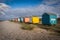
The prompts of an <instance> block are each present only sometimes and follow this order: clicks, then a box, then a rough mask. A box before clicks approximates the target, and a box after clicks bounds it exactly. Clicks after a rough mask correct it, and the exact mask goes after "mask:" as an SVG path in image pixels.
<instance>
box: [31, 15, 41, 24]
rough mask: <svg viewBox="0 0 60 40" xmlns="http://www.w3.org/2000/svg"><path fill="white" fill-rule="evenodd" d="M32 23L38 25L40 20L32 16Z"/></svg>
mask: <svg viewBox="0 0 60 40" xmlns="http://www.w3.org/2000/svg"><path fill="white" fill-rule="evenodd" d="M32 23H34V24H35V23H40V19H39V17H38V16H33V17H32Z"/></svg>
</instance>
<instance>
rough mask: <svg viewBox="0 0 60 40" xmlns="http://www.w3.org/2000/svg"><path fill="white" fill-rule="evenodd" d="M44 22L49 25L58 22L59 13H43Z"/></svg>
mask: <svg viewBox="0 0 60 40" xmlns="http://www.w3.org/2000/svg"><path fill="white" fill-rule="evenodd" d="M42 24H47V25H53V24H57V15H56V14H52V13H44V14H43V15H42Z"/></svg>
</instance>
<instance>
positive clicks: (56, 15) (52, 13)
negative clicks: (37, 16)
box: [45, 13, 57, 16]
mask: <svg viewBox="0 0 60 40" xmlns="http://www.w3.org/2000/svg"><path fill="white" fill-rule="evenodd" d="M45 14H48V15H56V14H54V13H45ZM56 16H57V15H56Z"/></svg>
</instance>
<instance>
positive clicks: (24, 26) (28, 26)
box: [21, 23, 34, 30]
mask: <svg viewBox="0 0 60 40" xmlns="http://www.w3.org/2000/svg"><path fill="white" fill-rule="evenodd" d="M22 25H23V26H22V27H21V28H22V29H24V30H33V28H34V26H33V25H32V24H25V23H23V24H22Z"/></svg>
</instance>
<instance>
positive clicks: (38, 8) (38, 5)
mask: <svg viewBox="0 0 60 40" xmlns="http://www.w3.org/2000/svg"><path fill="white" fill-rule="evenodd" d="M0 12H1V13H0V20H2V19H4V20H5V19H11V18H16V17H22V16H32V15H37V16H42V14H43V13H45V12H48V13H54V14H56V15H57V16H58V17H59V15H60V0H0Z"/></svg>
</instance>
